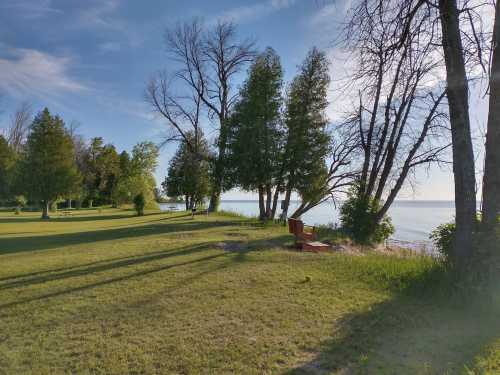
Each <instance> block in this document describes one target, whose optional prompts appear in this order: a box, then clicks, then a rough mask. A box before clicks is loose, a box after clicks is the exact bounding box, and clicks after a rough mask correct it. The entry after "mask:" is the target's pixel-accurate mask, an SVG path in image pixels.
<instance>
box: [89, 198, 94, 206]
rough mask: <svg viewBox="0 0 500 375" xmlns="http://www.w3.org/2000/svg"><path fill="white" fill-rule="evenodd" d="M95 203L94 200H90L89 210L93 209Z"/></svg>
mask: <svg viewBox="0 0 500 375" xmlns="http://www.w3.org/2000/svg"><path fill="white" fill-rule="evenodd" d="M93 203H94V201H93V200H92V199H89V208H92V204H93Z"/></svg>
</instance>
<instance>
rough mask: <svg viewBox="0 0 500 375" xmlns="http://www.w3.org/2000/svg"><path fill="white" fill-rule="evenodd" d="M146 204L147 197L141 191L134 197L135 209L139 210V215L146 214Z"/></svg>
mask: <svg viewBox="0 0 500 375" xmlns="http://www.w3.org/2000/svg"><path fill="white" fill-rule="evenodd" d="M145 206H146V199H145V198H144V194H142V193H139V194H137V195H136V196H135V197H134V209H135V211H136V212H137V216H144V207H145Z"/></svg>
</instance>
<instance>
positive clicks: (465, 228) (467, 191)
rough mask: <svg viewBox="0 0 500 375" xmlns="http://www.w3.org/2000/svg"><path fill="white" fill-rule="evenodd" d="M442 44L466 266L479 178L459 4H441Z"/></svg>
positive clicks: (459, 245)
mask: <svg viewBox="0 0 500 375" xmlns="http://www.w3.org/2000/svg"><path fill="white" fill-rule="evenodd" d="M439 15H440V18H441V29H442V43H443V52H444V60H445V64H446V82H447V97H448V108H449V112H450V124H451V138H452V150H453V174H454V176H455V209H456V215H455V220H456V234H455V251H456V253H457V259H458V261H459V262H462V265H465V264H466V263H467V259H469V258H470V256H471V255H472V252H473V243H472V234H473V233H474V231H475V226H476V177H475V168H474V150H473V148H472V137H471V130H470V118H469V85H468V80H467V73H466V69H465V61H464V51H463V46H462V37H461V31H460V20H459V12H458V9H457V2H456V0H439Z"/></svg>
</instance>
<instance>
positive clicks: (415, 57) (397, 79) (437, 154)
mask: <svg viewBox="0 0 500 375" xmlns="http://www.w3.org/2000/svg"><path fill="white" fill-rule="evenodd" d="M392 6H393V5H392V4H390V3H387V5H386V3H377V4H376V5H374V9H373V10H371V9H366V8H365V7H363V6H362V7H361V9H359V11H355V12H353V15H352V18H351V20H350V22H349V23H348V25H347V27H346V30H345V35H346V37H345V48H346V50H347V51H348V52H349V56H350V61H351V62H352V63H353V66H354V68H353V69H352V71H353V73H352V75H351V76H350V77H349V78H348V80H349V81H350V84H351V85H352V88H353V89H358V90H359V91H358V96H359V106H358V108H357V109H356V111H355V112H354V113H353V114H352V116H351V117H350V119H349V120H348V121H347V125H348V126H350V127H351V128H352V130H353V131H357V133H358V134H357V137H358V139H359V144H360V146H361V151H362V152H361V154H362V158H361V159H362V162H361V164H362V167H361V174H360V176H359V180H358V186H357V187H356V189H355V192H356V194H357V195H358V196H354V195H352V196H351V199H350V200H349V201H348V202H347V203H346V204H351V203H353V202H354V203H355V204H351V210H350V212H354V211H359V212H358V213H356V217H357V218H358V219H360V220H363V221H365V222H367V224H366V225H363V227H364V228H366V229H365V230H363V235H362V237H364V238H363V239H362V240H363V241H367V240H370V239H371V238H375V239H377V238H378V239H381V237H380V236H376V235H375V234H376V233H375V232H376V231H378V229H379V225H380V224H381V223H382V222H383V221H384V220H385V215H386V214H387V212H388V210H389V208H390V207H391V205H392V203H393V202H394V200H395V199H396V197H397V195H398V193H399V192H400V190H401V188H402V187H403V186H404V184H405V183H406V181H407V179H408V176H409V174H410V173H411V172H412V171H413V170H414V169H415V168H417V167H418V166H421V165H428V164H430V163H436V162H440V161H441V160H442V157H441V155H442V154H443V153H444V151H445V150H446V149H447V148H448V146H449V142H446V141H443V140H442V138H443V129H445V128H446V124H447V117H446V114H445V112H444V109H443V108H442V107H443V106H442V102H443V99H444V98H445V95H446V90H445V89H444V88H442V87H441V86H440V84H439V82H435V79H434V77H436V76H438V74H439V72H440V69H441V68H442V66H441V64H440V59H437V58H436V56H437V47H435V46H433V45H429V44H428V43H427V42H422V41H423V40H424V41H425V40H426V33H425V31H423V30H421V29H411V30H410V31H408V32H407V33H406V34H405V35H404V39H403V40H402V39H401V38H402V36H400V35H398V34H397V33H395V31H394V28H395V27H396V25H395V24H394V22H393V19H392V17H393V14H392V9H393V8H392ZM396 43H400V47H399V48H394V47H393V46H394V45H395V44H396ZM353 207H354V208H356V210H353V209H352V208H353ZM360 212H361V213H360ZM363 215H364V216H365V217H363V218H362V216H363ZM370 220H371V221H373V222H372V223H369V221H370ZM354 224H355V223H354ZM358 224H359V225H358V227H362V225H361V223H358ZM355 226H356V225H355ZM358 229H359V228H358ZM369 230H372V231H373V233H368V232H369ZM353 233H354V231H353ZM356 233H357V232H356ZM360 233H361V232H360Z"/></svg>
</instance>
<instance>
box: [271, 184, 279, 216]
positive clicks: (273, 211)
mask: <svg viewBox="0 0 500 375" xmlns="http://www.w3.org/2000/svg"><path fill="white" fill-rule="evenodd" d="M280 188H281V186H280V185H278V186H276V190H275V191H274V197H273V207H272V209H271V219H274V218H275V217H276V209H277V208H278V199H279V197H280Z"/></svg>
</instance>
